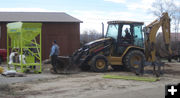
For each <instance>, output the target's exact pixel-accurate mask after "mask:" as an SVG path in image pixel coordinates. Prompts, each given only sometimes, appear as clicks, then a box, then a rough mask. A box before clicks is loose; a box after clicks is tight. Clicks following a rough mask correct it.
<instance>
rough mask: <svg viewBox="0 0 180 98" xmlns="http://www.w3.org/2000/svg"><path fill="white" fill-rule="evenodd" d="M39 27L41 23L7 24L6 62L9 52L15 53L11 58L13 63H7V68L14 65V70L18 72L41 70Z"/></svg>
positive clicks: (38, 71)
mask: <svg viewBox="0 0 180 98" xmlns="http://www.w3.org/2000/svg"><path fill="white" fill-rule="evenodd" d="M41 27H42V24H41V23H22V22H14V23H8V24H7V57H8V59H7V63H8V62H9V55H10V53H12V52H16V53H17V54H16V57H14V58H13V63H12V64H8V68H9V69H11V68H12V67H14V70H16V71H18V72H26V71H34V72H36V73H41V72H42V67H41V65H42V59H41V56H42V55H41ZM23 59H24V61H25V62H23ZM11 66H12V67H11Z"/></svg>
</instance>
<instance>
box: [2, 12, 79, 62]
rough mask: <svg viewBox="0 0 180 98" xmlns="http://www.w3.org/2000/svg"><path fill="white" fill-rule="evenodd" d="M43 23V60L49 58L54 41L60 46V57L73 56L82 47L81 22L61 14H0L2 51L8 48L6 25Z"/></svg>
mask: <svg viewBox="0 0 180 98" xmlns="http://www.w3.org/2000/svg"><path fill="white" fill-rule="evenodd" d="M17 21H21V22H34V23H35V22H38V23H42V58H43V59H47V58H48V57H49V52H50V48H51V45H52V41H53V40H56V41H57V44H58V45H59V46H60V55H63V56H68V55H71V54H72V53H73V52H74V51H75V50H76V49H78V48H79V47H80V23H82V21H80V20H79V19H76V18H74V17H72V16H70V15H68V14H66V13H60V12H0V49H3V48H6V47H7V46H6V45H7V42H6V41H7V36H6V35H7V28H6V24H7V23H10V22H17Z"/></svg>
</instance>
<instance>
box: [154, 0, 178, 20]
mask: <svg viewBox="0 0 180 98" xmlns="http://www.w3.org/2000/svg"><path fill="white" fill-rule="evenodd" d="M176 10H177V7H176V5H175V4H174V0H156V1H155V2H153V3H152V9H151V11H152V13H153V14H154V15H155V16H161V15H162V13H163V12H168V14H169V16H170V17H172V16H174V15H175V13H176Z"/></svg>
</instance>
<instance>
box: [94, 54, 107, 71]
mask: <svg viewBox="0 0 180 98" xmlns="http://www.w3.org/2000/svg"><path fill="white" fill-rule="evenodd" d="M91 68H92V70H93V71H95V72H106V71H107V70H108V60H107V58H106V57H105V56H104V55H96V56H95V57H93V59H92V62H91Z"/></svg>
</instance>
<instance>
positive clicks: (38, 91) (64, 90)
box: [0, 63, 180, 98]
mask: <svg viewBox="0 0 180 98" xmlns="http://www.w3.org/2000/svg"><path fill="white" fill-rule="evenodd" d="M46 71H47V72H48V70H46ZM46 71H45V72H46ZM49 74H50V73H49ZM104 75H130V76H132V75H134V73H131V72H122V71H120V72H113V71H110V72H106V73H94V72H80V73H77V74H69V75H63V74H58V77H56V78H53V79H44V80H43V79H42V80H37V81H31V82H24V83H22V82H21V83H14V84H11V85H4V86H3V87H0V98H110V97H111V98H120V96H121V98H132V97H134V98H136V96H137V98H140V97H139V96H141V97H142V98H143V97H146V98H151V97H152V96H153V95H154V96H156V98H164V94H165V90H164V88H165V85H166V84H176V83H180V63H167V64H166V66H165V74H164V75H163V76H161V77H160V81H157V82H144V81H133V80H121V79H104V78H103V76H104ZM144 76H145V77H155V76H153V75H152V74H150V73H146V74H145V75H144ZM130 93H131V94H130ZM156 93H157V94H156ZM143 94H144V95H143ZM148 95H150V97H148ZM151 95H152V96H151Z"/></svg>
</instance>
